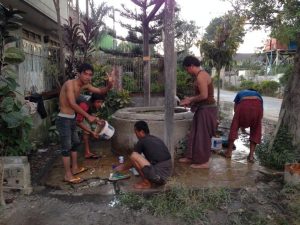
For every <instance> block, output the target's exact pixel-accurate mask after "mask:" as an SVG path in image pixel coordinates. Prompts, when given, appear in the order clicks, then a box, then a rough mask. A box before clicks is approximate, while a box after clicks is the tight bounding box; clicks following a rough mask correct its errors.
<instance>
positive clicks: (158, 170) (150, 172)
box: [142, 160, 172, 185]
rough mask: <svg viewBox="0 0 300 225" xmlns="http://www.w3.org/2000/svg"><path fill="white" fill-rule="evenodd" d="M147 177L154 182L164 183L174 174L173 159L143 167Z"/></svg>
mask: <svg viewBox="0 0 300 225" xmlns="http://www.w3.org/2000/svg"><path fill="white" fill-rule="evenodd" d="M142 172H143V173H144V176H145V178H147V179H148V180H149V181H151V182H152V183H155V184H158V185H162V184H165V183H166V180H167V179H168V178H169V177H170V176H171V174H172V161H171V160H167V161H163V162H159V163H156V164H155V165H152V164H151V165H149V166H144V167H143V168H142Z"/></svg>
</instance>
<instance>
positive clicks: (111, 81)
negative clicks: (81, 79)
mask: <svg viewBox="0 0 300 225" xmlns="http://www.w3.org/2000/svg"><path fill="white" fill-rule="evenodd" d="M114 76H115V70H113V71H112V72H111V73H110V74H109V75H107V82H108V83H107V86H106V87H102V88H97V87H94V86H92V85H91V84H89V85H88V86H87V89H88V90H89V91H90V92H92V93H96V94H100V95H105V94H106V93H107V92H108V91H109V90H110V89H111V88H112V87H113V84H114V79H113V77H114Z"/></svg>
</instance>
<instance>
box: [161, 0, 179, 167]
mask: <svg viewBox="0 0 300 225" xmlns="http://www.w3.org/2000/svg"><path fill="white" fill-rule="evenodd" d="M165 4H166V5H165V19H164V33H165V39H164V51H165V60H164V67H165V107H166V111H165V132H164V133H165V135H164V136H165V137H164V138H165V143H166V145H167V147H168V149H169V151H170V153H171V156H172V161H173V163H174V153H175V151H174V147H175V146H174V144H173V127H174V99H175V95H176V54H175V48H174V30H175V29H174V5H175V2H174V0H166V3H165Z"/></svg>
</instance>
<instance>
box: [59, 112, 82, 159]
mask: <svg viewBox="0 0 300 225" xmlns="http://www.w3.org/2000/svg"><path fill="white" fill-rule="evenodd" d="M55 123H56V128H57V131H58V132H59V136H60V144H61V154H62V156H70V151H77V150H78V147H79V145H80V140H79V137H78V133H77V129H76V120H75V118H74V119H70V118H65V117H61V116H58V117H57V118H56V121H55Z"/></svg>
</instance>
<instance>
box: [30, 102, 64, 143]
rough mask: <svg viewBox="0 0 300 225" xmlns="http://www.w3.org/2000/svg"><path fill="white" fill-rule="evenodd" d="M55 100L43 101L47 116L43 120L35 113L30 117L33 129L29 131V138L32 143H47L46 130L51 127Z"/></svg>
mask: <svg viewBox="0 0 300 225" xmlns="http://www.w3.org/2000/svg"><path fill="white" fill-rule="evenodd" d="M57 102H58V99H57V98H53V99H50V100H45V101H44V106H45V109H46V111H47V114H48V116H47V117H46V118H45V119H41V117H40V115H39V114H38V113H37V112H36V113H35V114H33V115H32V119H33V127H32V129H31V131H30V134H29V137H30V140H31V141H32V143H48V142H49V136H48V129H49V127H50V126H51V114H52V113H53V112H54V111H57V110H55V109H56V108H57Z"/></svg>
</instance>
